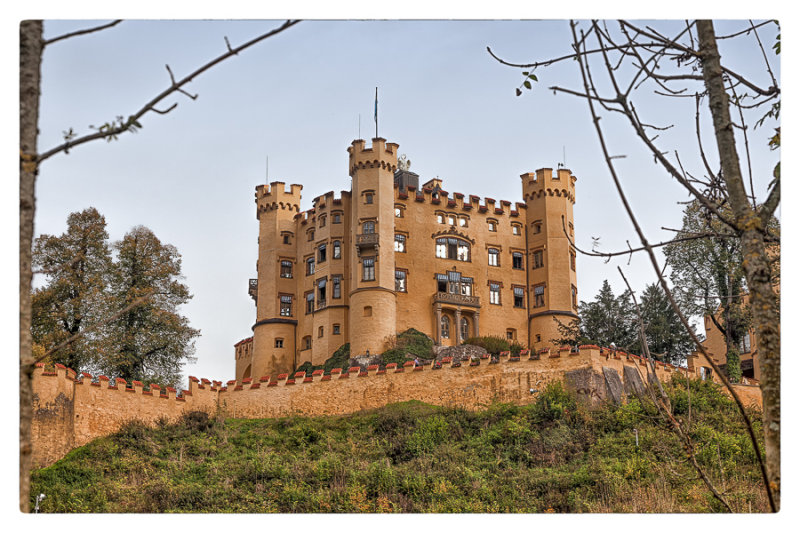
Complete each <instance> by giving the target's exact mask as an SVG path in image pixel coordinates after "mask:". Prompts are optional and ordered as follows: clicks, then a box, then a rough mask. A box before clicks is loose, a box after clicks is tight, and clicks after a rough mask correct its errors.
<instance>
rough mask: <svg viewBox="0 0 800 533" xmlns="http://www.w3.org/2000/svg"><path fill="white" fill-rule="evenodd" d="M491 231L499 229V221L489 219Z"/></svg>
mask: <svg viewBox="0 0 800 533" xmlns="http://www.w3.org/2000/svg"><path fill="white" fill-rule="evenodd" d="M488 222H489V231H497V221H496V220H491V219H490V220H489V221H488Z"/></svg>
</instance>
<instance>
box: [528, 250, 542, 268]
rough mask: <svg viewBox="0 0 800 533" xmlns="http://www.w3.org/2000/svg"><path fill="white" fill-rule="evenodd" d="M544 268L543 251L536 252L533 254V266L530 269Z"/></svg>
mask: <svg viewBox="0 0 800 533" xmlns="http://www.w3.org/2000/svg"><path fill="white" fill-rule="evenodd" d="M543 266H544V251H542V250H536V251H534V252H533V265H531V268H533V269H537V268H542V267H543Z"/></svg>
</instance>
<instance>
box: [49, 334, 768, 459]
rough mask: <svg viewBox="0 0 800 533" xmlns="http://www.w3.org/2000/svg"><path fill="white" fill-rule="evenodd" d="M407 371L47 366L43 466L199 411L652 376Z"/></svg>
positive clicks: (545, 363)
mask: <svg viewBox="0 0 800 533" xmlns="http://www.w3.org/2000/svg"><path fill="white" fill-rule="evenodd" d="M406 365H407V366H403V367H399V368H398V367H397V366H396V365H394V364H390V365H387V366H386V368H385V369H381V368H379V367H378V366H377V365H372V366H370V367H368V368H367V370H365V371H362V370H361V369H360V368H359V367H353V368H350V369H344V370H342V369H334V370H333V371H332V372H331V374H330V375H327V376H326V375H323V372H322V371H321V370H317V371H315V372H314V373H313V374H312V375H309V376H306V375H305V374H304V373H303V372H298V373H297V374H295V375H294V376H290V375H288V374H280V375H277V376H274V377H270V376H264V377H262V378H260V379H249V378H247V379H243V380H241V381H236V380H231V381H229V382H228V384H227V386H224V387H223V386H222V383H221V382H217V381H215V382H211V381H209V380H206V379H203V380H198V379H197V378H194V377H190V378H189V389H188V390H184V391H181V393H180V394H176V392H177V391H175V390H174V389H171V388H168V389H167V390H166V391H161V390H160V389H158V387H157V386H155V385H151V386H150V387H149V390H145V389H144V387H143V385H142V384H141V383H139V382H137V381H134V382H133V383H132V386H131V387H127V386H126V385H127V384H126V383H125V382H124V380H121V379H117V380H115V384H114V385H113V386H112V385H110V383H111V381H110V380H109V379H108V378H106V377H105V376H100V377H99V378H98V379H97V380H95V381H93V380H92V377H91V376H90V375H88V374H84V375H82V376H80V377H79V376H76V375H75V373H74V372H73V371H71V370H69V369H66V368H64V367H63V366H59V367H57V368H56V369H55V371H54V372H48V371H45V368H44V367H43V366H41V365H40V366H39V367H37V368H36V371H35V373H34V381H33V386H34V423H33V456H34V465H35V466H36V467H41V466H45V465H48V464H51V463H53V462H55V461H56V460H58V459H60V458H61V457H63V456H64V455H66V453H67V452H68V451H69V450H71V449H72V448H75V447H77V446H82V445H84V444H86V443H88V442H89V441H91V440H93V439H95V438H98V437H101V436H104V435H108V434H110V433H113V432H115V431H117V430H119V429H120V428H121V427H122V425H123V424H125V423H126V422H129V421H133V420H139V421H141V422H144V423H147V424H154V423H156V422H157V421H159V420H160V419H167V420H176V419H177V418H179V417H180V416H181V415H183V414H184V413H186V412H190V411H204V412H207V413H209V414H214V413H215V412H222V413H224V414H225V415H226V416H229V417H234V418H272V417H279V416H288V415H305V416H316V415H341V414H347V413H352V412H356V411H360V410H364V409H372V408H377V407H381V406H384V405H386V404H389V403H395V402H402V401H407V400H412V399H413V400H420V401H423V402H427V403H431V404H434V405H441V406H458V407H463V408H466V409H471V410H475V409H480V408H482V407H485V406H487V405H489V404H491V403H492V402H494V401H499V402H506V403H514V404H520V405H521V404H526V403H530V402H532V401H534V400H535V399H536V396H537V394H538V392H540V391H542V390H543V389H544V388H545V386H546V385H547V384H548V383H550V382H553V381H565V382H566V383H567V385H568V386H569V387H571V388H572V389H573V390H575V391H576V392H577V393H578V395H579V396H582V397H583V398H584V399H586V400H587V401H589V402H591V403H597V402H603V401H606V400H612V401H620V399H621V398H622V397H623V396H624V395H625V391H630V390H635V388H636V382H639V383H640V384H641V382H642V381H645V380H646V378H647V367H646V361H645V360H644V359H643V358H640V357H638V356H635V355H632V354H626V353H624V352H621V351H611V350H609V349H607V348H605V349H603V348H600V347H597V346H593V345H587V346H581V347H580V349H579V350H570V349H569V348H562V349H560V350H549V349H543V350H540V351H539V352H537V353H533V354H530V353H528V351H527V350H523V351H522V353H521V355H520V357H511V356H510V354H509V353H508V352H504V353H503V354H502V355H501V357H500V358H499V360H498V361H497V362H494V361H492V360H491V359H489V358H488V356H487V358H486V359H480V360H476V361H473V362H468V361H464V362H461V363H458V362H452V361H450V360H449V359H448V358H445V359H443V360H442V361H441V362H440V363H437V364H434V365H427V366H419V367H414V366H413V363H406ZM626 367H627V371H626ZM675 372H680V373H683V374H684V375H688V376H690V377H697V375H696V374H695V373H694V371H691V370H689V369H686V368H679V367H675V366H673V365H665V364H662V363H659V364H657V366H656V374H657V375H658V377H659V379H661V380H664V381H667V380H669V379H670V378H671V377H672V375H673V374H674V373H675ZM623 383H624V386H623ZM737 391H739V392H740V394H742V400H743V402H744V403H745V405H749V404H755V405H758V406H760V405H761V395H760V390H759V389H758V387H747V386H737Z"/></svg>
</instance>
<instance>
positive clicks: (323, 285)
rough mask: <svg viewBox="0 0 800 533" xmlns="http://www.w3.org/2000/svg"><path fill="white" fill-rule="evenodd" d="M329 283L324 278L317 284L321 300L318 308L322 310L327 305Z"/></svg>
mask: <svg viewBox="0 0 800 533" xmlns="http://www.w3.org/2000/svg"><path fill="white" fill-rule="evenodd" d="M327 285H328V282H327V280H326V279H325V278H322V279H321V280H319V281H318V282H317V294H319V300H318V301H317V308H318V309H322V308H323V307H325V303H326V293H327V290H328V287H327Z"/></svg>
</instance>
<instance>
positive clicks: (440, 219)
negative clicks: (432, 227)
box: [436, 213, 444, 224]
mask: <svg viewBox="0 0 800 533" xmlns="http://www.w3.org/2000/svg"><path fill="white" fill-rule="evenodd" d="M436 222H438V223H439V224H444V215H442V214H441V213H438V214H437V215H436Z"/></svg>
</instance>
